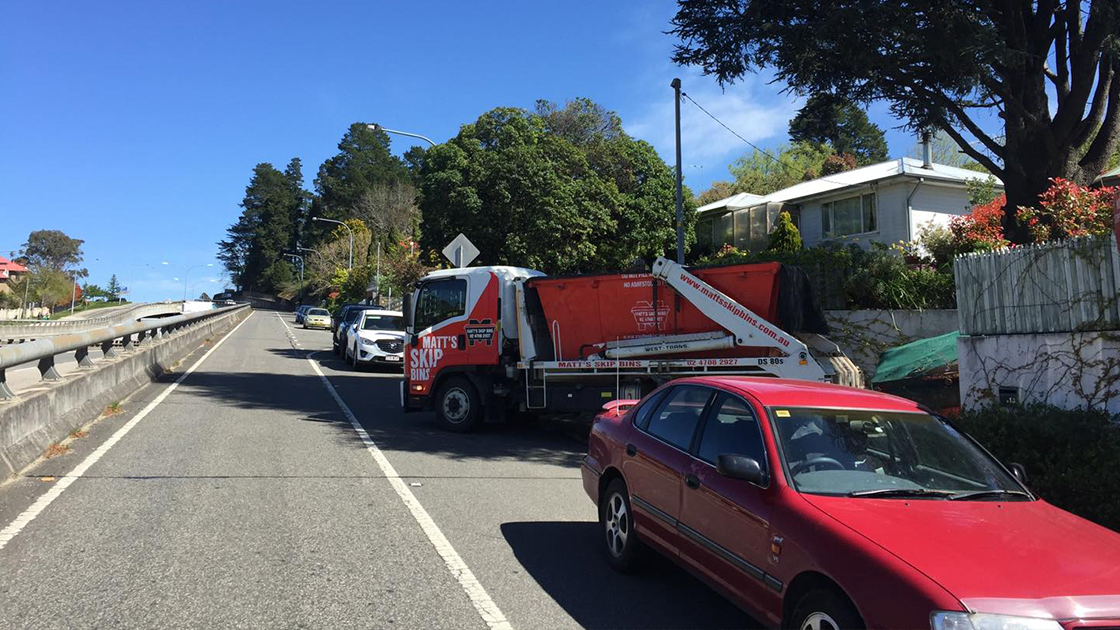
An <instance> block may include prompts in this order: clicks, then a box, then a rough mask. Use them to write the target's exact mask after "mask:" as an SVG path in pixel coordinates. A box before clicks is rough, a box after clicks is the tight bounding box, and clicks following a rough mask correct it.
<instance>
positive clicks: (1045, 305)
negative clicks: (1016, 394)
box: [953, 234, 1120, 335]
mask: <svg viewBox="0 0 1120 630" xmlns="http://www.w3.org/2000/svg"><path fill="white" fill-rule="evenodd" d="M953 274H954V276H955V280H956V288H957V314H958V317H959V319H960V332H961V334H962V335H1007V334H1021V333H1045V332H1074V331H1088V330H1120V253H1118V251H1117V249H1116V237H1115V236H1114V235H1111V234H1110V235H1108V236H1107V237H1106V236H1084V237H1079V238H1073V239H1069V240H1064V241H1053V242H1049V243H1043V244H1041V245H1033V246H1028V247H1016V248H1013V249H1004V250H999V251H994V252H985V253H976V254H965V255H963V256H958V257H957V259H956V260H955V261H954V263H953Z"/></svg>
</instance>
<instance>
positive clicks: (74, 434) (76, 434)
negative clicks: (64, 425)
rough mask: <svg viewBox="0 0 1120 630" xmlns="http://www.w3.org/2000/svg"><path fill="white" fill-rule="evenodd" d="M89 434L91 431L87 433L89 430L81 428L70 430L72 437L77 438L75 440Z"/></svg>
mask: <svg viewBox="0 0 1120 630" xmlns="http://www.w3.org/2000/svg"><path fill="white" fill-rule="evenodd" d="M87 435H89V433H87V432H85V431H83V430H81V429H74V430H73V431H71V432H70V437H71V438H73V439H75V440H77V439H79V438H84V437H85V436H87Z"/></svg>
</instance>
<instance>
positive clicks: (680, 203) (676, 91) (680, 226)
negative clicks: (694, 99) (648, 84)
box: [669, 79, 684, 265]
mask: <svg viewBox="0 0 1120 630" xmlns="http://www.w3.org/2000/svg"><path fill="white" fill-rule="evenodd" d="M669 85H671V86H672V87H673V96H674V98H673V110H674V117H675V122H676V127H677V264H678V265H683V264H684V198H683V196H682V191H681V189H682V185H681V80H680V79H673V82H672V83H670V84H669Z"/></svg>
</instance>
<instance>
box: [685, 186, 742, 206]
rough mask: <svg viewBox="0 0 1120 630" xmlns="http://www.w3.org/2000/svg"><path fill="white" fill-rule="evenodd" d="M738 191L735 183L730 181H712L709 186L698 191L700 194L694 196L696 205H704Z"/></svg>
mask: <svg viewBox="0 0 1120 630" xmlns="http://www.w3.org/2000/svg"><path fill="white" fill-rule="evenodd" d="M738 192H740V191H739V190H738V189H736V188H735V184H734V183H732V182H725V181H714V182H712V186H711V188H708V189H707V190H705V191H704V192H702V193H700V196H699V197H697V198H696V205H698V206H706V205H708V204H710V203H712V202H714V201H719V200H720V199H727V198H728V197H730V196H731V195H734V194H737V193H738Z"/></svg>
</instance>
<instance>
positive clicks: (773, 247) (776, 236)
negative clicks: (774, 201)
mask: <svg viewBox="0 0 1120 630" xmlns="http://www.w3.org/2000/svg"><path fill="white" fill-rule="evenodd" d="M766 249H767V251H771V252H796V251H799V250H800V249H801V232H799V231H798V230H797V226H796V225H794V224H793V218H792V217H790V216H789V213H788V212H786V211H784V210H783V211H782V212H780V213H778V225H776V226H775V227H774V231H773V232H771V233H770V245H769V247H767V248H766Z"/></svg>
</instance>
